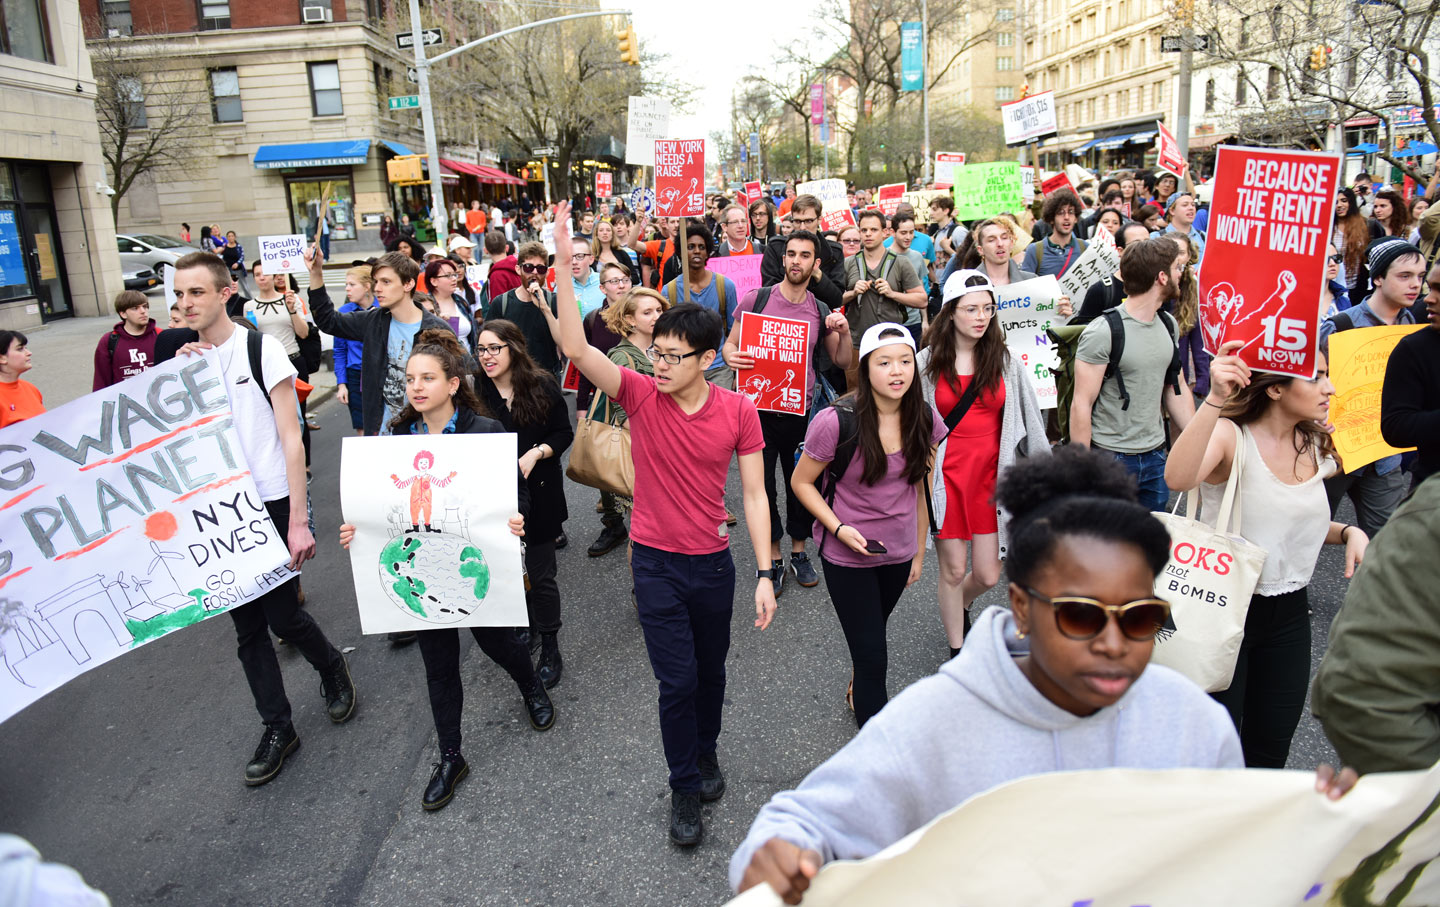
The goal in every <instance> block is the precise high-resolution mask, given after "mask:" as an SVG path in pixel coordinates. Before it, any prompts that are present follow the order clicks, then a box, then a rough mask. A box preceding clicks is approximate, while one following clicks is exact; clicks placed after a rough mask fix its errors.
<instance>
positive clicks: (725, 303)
mask: <svg viewBox="0 0 1440 907" xmlns="http://www.w3.org/2000/svg"><path fill="white" fill-rule="evenodd" d="M715 279H716V280H718V281H720V283H719V285H718V286H716V287H715V298H716V299H717V300H718V301H719V303H720V306H719V307H720V321H721V322H722V323H723V322H725V321H726V320H727V319H726V316H728V315H729V314H730V299H729V297H728V296H727V294H726V293H725V285H726V284H727V283H729V281H728V280H726V279H725V275H724V274H716V275H715Z"/></svg>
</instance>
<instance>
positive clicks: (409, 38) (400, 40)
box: [395, 28, 445, 50]
mask: <svg viewBox="0 0 1440 907" xmlns="http://www.w3.org/2000/svg"><path fill="white" fill-rule="evenodd" d="M421 34H423V35H424V36H425V46H426V47H429V46H430V45H432V44H439V43H440V42H441V41H444V40H445V34H444V32H442V31H440V29H438V28H427V29H425V30H424V31H422V32H421ZM395 46H396V47H398V48H400V49H401V50H405V49H406V48H410V47H414V46H415V33H414V32H408V31H402V32H400V33H399V34H397V35H396V36H395Z"/></svg>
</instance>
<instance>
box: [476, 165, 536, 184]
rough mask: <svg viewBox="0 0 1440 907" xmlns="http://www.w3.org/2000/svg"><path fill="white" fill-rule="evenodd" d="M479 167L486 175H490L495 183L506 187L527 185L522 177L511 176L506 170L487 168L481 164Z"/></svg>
mask: <svg viewBox="0 0 1440 907" xmlns="http://www.w3.org/2000/svg"><path fill="white" fill-rule="evenodd" d="M477 166H478V167H479V168H480V169H481V170H484V171H485V172H486V173H488V174H490V176H491V178H492V179H494V181H495V182H497V183H500V184H501V185H505V186H523V185H525V181H524V180H522V179H521V178H520V177H518V176H511V175H510V174H508V173H506V172H505V171H504V170H497V169H496V168H494V167H487V166H485V165H484V164H479V165H477Z"/></svg>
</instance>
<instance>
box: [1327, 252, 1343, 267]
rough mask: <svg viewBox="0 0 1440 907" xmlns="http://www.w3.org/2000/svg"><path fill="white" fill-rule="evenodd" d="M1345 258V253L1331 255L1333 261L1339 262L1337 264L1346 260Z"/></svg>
mask: <svg viewBox="0 0 1440 907" xmlns="http://www.w3.org/2000/svg"><path fill="white" fill-rule="evenodd" d="M1344 260H1345V256H1344V255H1339V254H1336V255H1331V256H1330V261H1331V262H1332V263H1334V264H1337V265H1338V264H1339V263H1340V262H1342V261H1344Z"/></svg>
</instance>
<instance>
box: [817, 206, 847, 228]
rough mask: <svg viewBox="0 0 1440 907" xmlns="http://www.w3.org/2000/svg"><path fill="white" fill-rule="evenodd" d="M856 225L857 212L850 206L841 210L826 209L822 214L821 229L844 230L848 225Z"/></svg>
mask: <svg viewBox="0 0 1440 907" xmlns="http://www.w3.org/2000/svg"><path fill="white" fill-rule="evenodd" d="M853 226H855V212H854V211H851V210H850V209H849V208H842V209H840V210H839V211H826V212H825V213H824V214H822V215H820V229H821V231H822V232H823V231H825V230H843V229H845V228H846V227H853Z"/></svg>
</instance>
